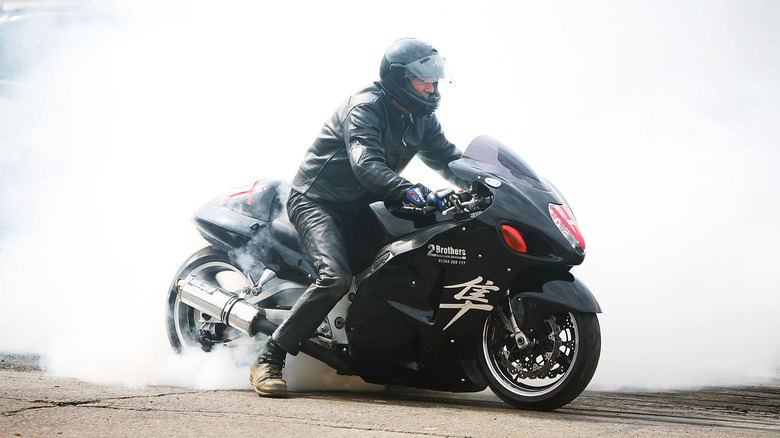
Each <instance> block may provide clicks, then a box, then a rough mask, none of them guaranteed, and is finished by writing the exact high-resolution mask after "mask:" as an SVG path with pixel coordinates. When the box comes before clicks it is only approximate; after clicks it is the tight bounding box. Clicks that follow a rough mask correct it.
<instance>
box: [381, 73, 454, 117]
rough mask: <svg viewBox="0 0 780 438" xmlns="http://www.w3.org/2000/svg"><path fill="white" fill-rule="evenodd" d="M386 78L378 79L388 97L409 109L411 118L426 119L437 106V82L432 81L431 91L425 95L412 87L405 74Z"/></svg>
mask: <svg viewBox="0 0 780 438" xmlns="http://www.w3.org/2000/svg"><path fill="white" fill-rule="evenodd" d="M399 76H400V77H399ZM387 79H388V80H387V81H380V83H381V84H382V86H383V88H384V89H385V91H387V93H388V94H389V95H390V97H392V98H393V99H394V100H395V101H396V102H398V103H399V104H400V105H401V106H403V107H404V108H405V109H406V110H407V111H409V113H411V114H412V116H413V118H418V119H427V118H428V117H430V116H431V115H433V113H434V112H435V111H436V110H437V109H438V108H439V103H440V102H441V95H440V94H439V85H438V83H436V82H434V85H433V93H431V94H430V95H429V96H428V97H425V96H423V95H422V94H420V93H418V92H417V90H415V89H414V87H412V82H411V81H410V80H409V78H408V77H406V76H405V75H396V74H393V75H389V77H388V78H387ZM398 82H401V83H400V84H399V83H398Z"/></svg>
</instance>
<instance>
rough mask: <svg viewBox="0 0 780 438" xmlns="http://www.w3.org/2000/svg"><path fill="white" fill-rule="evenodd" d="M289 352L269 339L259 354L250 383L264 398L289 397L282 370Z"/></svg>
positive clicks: (250, 373)
mask: <svg viewBox="0 0 780 438" xmlns="http://www.w3.org/2000/svg"><path fill="white" fill-rule="evenodd" d="M286 356H287V352H286V351H284V349H282V347H280V346H279V345H277V344H276V342H274V341H273V340H272V339H269V340H268V341H267V342H266V343H265V345H263V348H261V349H260V352H259V353H258V354H257V357H256V358H255V361H254V363H252V368H251V369H250V370H249V382H250V383H251V384H252V386H253V387H254V388H255V392H257V394H258V395H260V396H262V397H280V398H283V397H287V382H285V381H284V379H283V378H282V368H284V359H285V357H286Z"/></svg>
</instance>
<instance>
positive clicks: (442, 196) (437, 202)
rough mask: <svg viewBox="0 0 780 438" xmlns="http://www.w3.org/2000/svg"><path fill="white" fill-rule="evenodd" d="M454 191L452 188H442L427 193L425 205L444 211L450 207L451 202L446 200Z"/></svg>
mask: <svg viewBox="0 0 780 438" xmlns="http://www.w3.org/2000/svg"><path fill="white" fill-rule="evenodd" d="M453 193H455V192H454V191H453V190H452V189H442V190H438V191H435V192H431V193H429V194H428V199H427V200H426V206H429V207H435V209H438V210H439V211H444V210H446V209H448V208H450V207H452V203H451V202H450V201H449V200H448V198H449V197H450V196H452V194H453Z"/></svg>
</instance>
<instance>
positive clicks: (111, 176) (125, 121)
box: [0, 0, 780, 389]
mask: <svg viewBox="0 0 780 438" xmlns="http://www.w3.org/2000/svg"><path fill="white" fill-rule="evenodd" d="M99 6H100V9H99V12H94V13H93V12H90V13H89V19H88V20H86V21H80V22H78V24H77V25H74V26H68V25H67V24H65V25H63V27H62V28H59V29H61V31H58V32H57V33H56V35H54V34H52V33H51V32H52V31H51V30H49V29H51V26H49V25H48V24H46V25H40V26H39V27H36V28H34V29H33V31H30V30H29V29H28V31H27V32H26V33H25V34H24V35H21V34H18V35H12V36H8V35H7V34H3V35H2V43H3V47H9V46H14V44H9V41H11V42H15V43H18V45H19V46H20V47H27V48H33V49H35V50H42V51H38V52H36V53H38V54H39V55H36V58H35V62H33V63H32V64H31V66H30V69H28V70H26V71H25V76H24V77H23V78H22V79H23V80H22V81H16V80H15V81H13V82H12V83H8V82H7V81H4V82H2V84H0V85H2V86H3V88H2V92H3V94H1V95H0V195H2V199H3V203H2V206H0V309H2V317H1V318H0V350H2V351H22V352H33V353H41V354H43V355H44V357H45V358H46V360H45V365H46V368H47V370H48V371H49V372H51V373H53V374H57V375H65V376H72V377H78V378H81V379H85V380H91V381H98V382H100V383H112V384H126V385H134V386H141V385H149V384H175V385H184V386H193V387H200V388H248V387H249V386H248V378H247V374H248V373H247V368H248V367H247V366H245V364H234V363H233V362H231V360H229V359H228V358H227V356H226V354H224V353H217V354H212V355H205V354H203V355H199V354H194V355H188V356H186V357H177V356H175V355H173V354H172V353H171V352H170V348H169V346H168V345H167V340H166V339H165V328H164V313H163V312H164V310H163V306H164V294H165V289H166V288H167V286H168V284H169V282H170V280H171V277H172V275H173V274H174V273H175V270H176V268H177V267H178V266H179V264H180V263H181V262H182V261H183V260H184V259H185V258H186V257H187V256H188V255H189V254H191V253H192V252H193V251H195V250H196V249H198V248H200V247H201V246H203V245H204V242H202V241H201V240H200V238H199V236H197V234H196V233H195V231H194V228H193V227H192V226H191V224H190V222H189V218H190V216H191V214H192V212H193V211H194V210H195V209H196V208H197V207H198V206H200V205H202V204H203V203H204V202H206V201H208V200H209V199H210V198H212V197H214V196H217V195H219V194H221V193H224V192H225V191H226V190H227V189H229V188H230V187H236V186H241V185H243V184H246V183H248V182H251V181H254V180H256V179H258V178H274V179H290V177H291V176H292V175H293V174H294V172H295V169H296V166H297V164H298V163H299V160H300V159H301V158H302V156H303V153H304V151H305V148H306V147H307V146H308V145H309V144H310V143H311V141H312V140H313V138H314V137H315V136H316V134H317V133H318V131H319V128H320V126H321V123H322V122H323V121H324V120H325V119H326V118H327V117H328V116H329V115H330V113H331V111H333V110H334V109H335V108H336V106H337V105H338V104H339V103H340V102H341V101H342V100H343V99H344V98H346V97H347V96H348V95H349V94H350V93H352V92H354V91H356V90H357V89H358V88H359V87H361V86H362V85H364V84H366V83H368V82H369V81H371V80H374V79H375V78H376V76H377V70H378V65H379V59H380V56H381V53H382V52H383V50H384V49H385V48H386V47H387V46H388V45H389V44H390V43H391V42H392V41H393V40H394V39H396V38H398V37H401V36H416V37H419V38H422V39H424V40H427V41H429V42H431V43H432V44H433V45H434V46H436V47H437V48H438V49H439V51H440V52H441V53H443V54H444V55H445V57H446V58H447V60H448V63H449V64H450V65H449V66H450V68H451V70H452V72H453V74H454V78H455V80H456V82H455V83H454V84H452V85H451V86H450V87H449V89H447V90H444V91H443V93H444V97H443V99H444V100H443V104H442V108H441V109H440V110H439V111H438V114H439V118H440V120H441V122H442V124H443V126H444V129H445V132H446V133H447V135H448V137H449V138H450V139H451V140H453V141H454V142H455V143H456V144H458V145H459V146H461V147H462V148H463V147H465V146H466V145H467V143H468V142H469V141H470V140H471V139H472V138H474V137H475V136H477V135H479V134H488V135H491V136H492V137H495V138H497V139H499V140H500V141H502V142H503V143H505V144H507V145H509V146H510V147H513V148H514V149H515V150H516V151H517V152H518V153H519V154H520V155H521V156H522V157H523V158H524V159H526V161H528V162H529V163H530V164H531V166H532V167H534V168H535V170H536V171H537V172H538V173H539V174H540V175H542V176H544V177H545V178H547V179H549V180H551V181H552V182H553V183H554V184H556V186H558V188H559V189H561V191H562V192H563V193H564V194H565V195H566V197H567V199H568V200H569V202H570V203H571V204H572V207H573V209H574V212H575V214H577V218H578V220H579V222H580V225H581V227H582V229H583V231H584V234H585V238H586V242H587V249H588V257H587V258H586V261H585V263H584V264H583V265H582V266H580V267H576V268H574V270H573V272H574V273H575V274H576V275H578V276H579V277H580V278H582V279H583V280H584V281H585V283H586V284H588V286H589V287H590V288H591V290H593V292H594V293H595V294H596V296H597V298H598V300H599V302H600V303H601V305H602V307H603V309H604V312H605V313H603V314H602V315H600V321H601V327H602V334H603V349H602V359H601V363H600V366H599V369H598V371H597V374H596V376H595V378H594V380H593V383H592V384H591V388H595V389H616V388H623V387H639V388H684V387H693V386H699V385H712V384H742V383H753V382H760V381H762V379H768V378H772V377H774V376H776V375H777V372H778V368H779V367H780V348H778V345H780V339H779V338H780V322H778V320H777V319H776V318H775V317H774V314H775V313H776V312H777V309H778V308H780V294H778V292H779V291H778V286H777V283H776V282H774V281H773V279H772V276H771V275H770V273H771V272H773V270H774V269H773V268H774V267H773V262H774V261H776V260H777V257H776V256H775V255H774V254H775V248H777V247H778V244H779V243H780V235H779V234H778V231H777V230H776V225H775V223H776V219H775V218H776V217H777V214H778V207H777V206H776V205H775V203H774V202H773V201H775V200H776V199H780V196H778V195H780V193H778V188H780V181H779V179H780V177H778V175H777V173H776V171H775V169H777V167H778V164H780V157H778V155H779V154H780V150H778V148H777V145H778V139H780V128H778V127H777V124H776V123H774V121H776V120H777V119H778V112H779V111H780V108H779V107H778V104H777V102H780V99H778V98H780V84H778V82H777V79H776V78H777V77H778V70H779V69H780V50H778V44H779V43H780V33H778V32H779V31H778V30H777V29H776V26H775V25H774V23H776V22H777V18H778V15H779V14H780V11H779V10H778V6H777V5H776V4H774V3H771V2H766V3H765V2H748V3H740V4H739V5H736V4H732V3H730V2H725V1H722V2H688V3H685V4H682V5H680V4H678V3H677V2H657V1H653V2H649V1H648V2H632V3H630V4H627V3H622V2H596V3H593V2H591V3H588V4H586V5H582V4H579V3H577V2H571V3H563V4H556V6H550V5H536V4H526V3H517V2H505V3H500V4H494V3H491V4H490V5H487V4H486V5H483V6H477V5H473V4H471V5H468V6H466V5H463V6H461V5H453V4H451V2H432V3H424V4H420V3H419V2H398V3H396V7H395V8H392V9H391V10H388V9H387V8H383V9H382V10H376V9H375V8H376V7H375V6H373V5H370V4H368V3H364V2H347V3H343V4H339V5H333V4H325V3H322V2H307V1H297V2H288V3H284V4H275V5H274V6H267V5H264V4H260V3H257V2H249V1H239V0H236V1H229V2H223V3H221V4H220V6H219V7H218V8H215V7H213V5H212V4H210V3H208V2H200V1H195V2H175V1H168V2H159V1H158V2H112V3H100V4H99ZM415 13H419V14H421V16H422V17H425V19H422V20H418V19H414V14H415ZM40 48H42V49H40ZM33 49H30V50H33ZM4 68H6V67H5V66H1V65H0V69H4ZM3 71H5V70H3ZM431 175H432V174H431V173H429V172H427V171H425V170H423V168H422V166H421V165H419V163H417V164H415V165H413V166H410V168H409V169H408V171H407V176H408V177H409V178H410V179H413V180H414V181H422V182H425V183H426V184H427V185H429V186H434V187H436V186H437V184H441V186H442V187H443V186H446V183H444V182H443V181H440V180H438V179H437V178H435V177H433V176H431ZM437 181H439V182H438V183H437ZM297 360H299V359H298V358H296V359H295V361H297ZM295 361H293V362H295ZM305 361H306V360H305V359H303V362H305ZM303 362H302V365H301V366H303V365H305V363H303ZM288 370H289V374H288V380H289V382H288V383H290V385H291V386H292V387H293V388H299V389H300V388H310V387H313V388H317V389H322V386H318V385H324V383H323V382H327V383H331V382H330V380H329V377H323V376H325V374H322V373H320V372H314V373H312V372H311V371H308V370H300V371H298V368H297V365H295V364H294V363H291V364H290V365H289V366H288ZM323 373H324V369H323ZM290 376H294V378H290ZM303 376H314V378H313V379H312V380H311V381H304V377H303ZM333 377H334V379H335V383H333V384H335V385H337V386H338V385H351V384H353V383H352V382H346V381H345V380H339V379H341V376H333ZM296 385H297V386H296Z"/></svg>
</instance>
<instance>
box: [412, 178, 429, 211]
mask: <svg viewBox="0 0 780 438" xmlns="http://www.w3.org/2000/svg"><path fill="white" fill-rule="evenodd" d="M430 193H431V191H430V190H428V187H425V186H424V185H422V184H415V185H414V186H413V187H412V188H411V189H409V190H407V191H406V201H407V202H409V203H410V204H412V205H413V206H415V207H425V204H426V202H427V199H428V195H429V194H430Z"/></svg>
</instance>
